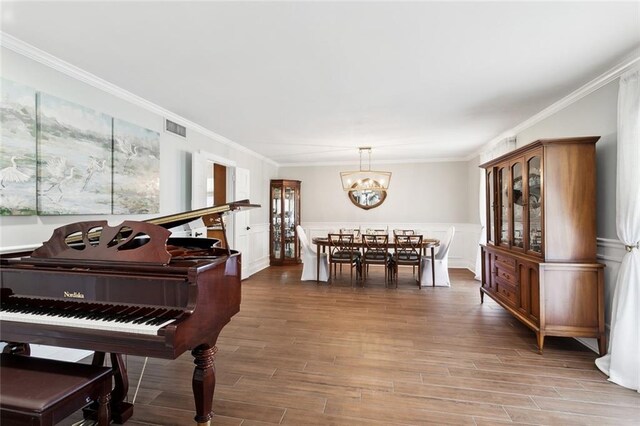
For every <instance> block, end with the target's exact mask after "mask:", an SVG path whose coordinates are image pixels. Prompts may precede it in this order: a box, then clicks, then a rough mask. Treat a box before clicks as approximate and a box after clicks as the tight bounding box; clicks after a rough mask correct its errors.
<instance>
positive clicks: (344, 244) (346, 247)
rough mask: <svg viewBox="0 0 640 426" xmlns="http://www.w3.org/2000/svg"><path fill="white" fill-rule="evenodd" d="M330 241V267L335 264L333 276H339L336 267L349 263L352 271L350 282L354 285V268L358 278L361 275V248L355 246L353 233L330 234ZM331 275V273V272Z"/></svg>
mask: <svg viewBox="0 0 640 426" xmlns="http://www.w3.org/2000/svg"><path fill="white" fill-rule="evenodd" d="M327 240H328V241H329V267H331V266H333V277H334V278H336V277H337V271H336V267H337V265H338V264H339V265H340V272H342V265H349V269H350V272H351V276H350V283H351V284H352V285H353V270H354V269H355V270H356V280H358V278H359V277H360V250H358V248H355V247H353V241H354V236H353V234H328V235H327ZM329 276H331V274H329Z"/></svg>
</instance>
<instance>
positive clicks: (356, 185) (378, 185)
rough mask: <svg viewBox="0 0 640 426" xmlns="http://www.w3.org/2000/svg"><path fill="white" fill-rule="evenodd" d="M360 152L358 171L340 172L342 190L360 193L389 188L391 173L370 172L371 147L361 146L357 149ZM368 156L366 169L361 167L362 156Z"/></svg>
mask: <svg viewBox="0 0 640 426" xmlns="http://www.w3.org/2000/svg"><path fill="white" fill-rule="evenodd" d="M358 151H359V152H360V170H357V171H350V172H340V179H341V180H342V189H344V190H345V191H362V190H367V189H368V190H383V191H386V190H387V189H388V188H389V181H390V180H391V172H381V171H375V170H371V147H370V146H362V147H359V148H358ZM363 153H365V154H368V155H369V160H368V162H367V165H366V168H363V167H362V154H363Z"/></svg>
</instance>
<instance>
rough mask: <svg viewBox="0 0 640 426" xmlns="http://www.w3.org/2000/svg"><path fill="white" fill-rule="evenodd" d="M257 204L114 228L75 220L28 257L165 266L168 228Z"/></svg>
mask: <svg viewBox="0 0 640 426" xmlns="http://www.w3.org/2000/svg"><path fill="white" fill-rule="evenodd" d="M256 207H260V205H259V204H251V203H250V202H249V200H242V201H234V202H231V203H228V204H222V205H218V206H212V207H205V208H203V209H198V210H191V211H187V212H182V213H177V214H173V215H169V216H163V217H159V218H154V219H148V220H145V221H124V222H122V223H121V224H120V225H116V226H113V227H111V226H109V225H108V224H107V221H85V222H76V223H72V224H69V225H65V226H61V227H59V228H56V229H55V230H54V232H53V234H52V236H51V238H50V239H49V240H48V241H46V242H45V243H43V245H42V246H41V247H39V248H37V249H36V250H34V251H33V253H31V258H32V259H67V260H93V261H107V262H142V263H152V264H164V265H166V264H167V263H169V262H170V260H171V257H172V255H171V253H170V252H169V251H168V249H167V240H168V239H169V236H170V235H171V232H170V231H168V228H173V227H176V226H179V225H183V224H185V223H189V222H191V221H194V220H196V219H202V221H203V222H204V223H205V224H206V225H209V224H213V223H215V222H216V221H217V220H218V219H219V218H220V217H221V216H222V215H223V214H225V213H229V212H235V211H239V210H246V209H250V208H256ZM227 251H228V253H230V250H227Z"/></svg>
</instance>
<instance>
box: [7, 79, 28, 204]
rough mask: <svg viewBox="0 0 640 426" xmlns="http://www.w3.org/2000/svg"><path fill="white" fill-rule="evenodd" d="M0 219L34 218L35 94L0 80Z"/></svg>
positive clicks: (12, 83) (16, 84)
mask: <svg viewBox="0 0 640 426" xmlns="http://www.w3.org/2000/svg"><path fill="white" fill-rule="evenodd" d="M0 92H1V96H0V127H1V129H2V131H1V132H0V138H1V139H0V215H2V216H21V215H34V214H36V91H35V90H34V89H32V88H30V87H27V86H23V85H21V84H18V83H15V82H12V81H10V80H7V79H4V78H1V79H0Z"/></svg>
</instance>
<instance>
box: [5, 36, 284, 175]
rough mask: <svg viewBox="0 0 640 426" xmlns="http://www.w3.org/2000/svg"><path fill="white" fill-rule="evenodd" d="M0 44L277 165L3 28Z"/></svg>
mask: <svg viewBox="0 0 640 426" xmlns="http://www.w3.org/2000/svg"><path fill="white" fill-rule="evenodd" d="M0 46H3V47H6V48H7V49H9V50H12V51H14V52H16V53H18V54H20V55H22V56H25V57H27V58H29V59H32V60H34V61H36V62H39V63H41V64H43V65H45V66H47V67H49V68H52V69H54V70H56V71H59V72H61V73H63V74H66V75H68V76H70V77H72V78H75V79H76V80H79V81H82V82H84V83H86V84H88V85H90V86H93V87H95V88H96V89H99V90H102V91H103V92H106V93H109V94H111V95H113V96H116V97H118V98H120V99H123V100H125V101H127V102H129V103H131V104H133V105H137V106H139V107H141V108H144V109H146V110H148V111H151V112H153V113H155V114H158V115H159V116H161V117H162V118H163V123H162V127H163V128H164V126H165V123H164V119H165V118H168V119H170V120H171V121H174V122H176V123H178V124H180V125H182V126H185V127H186V128H187V129H191V130H194V131H196V132H198V133H201V134H202V135H204V136H207V137H209V138H211V139H213V140H214V141H216V142H219V143H221V144H224V145H227V146H230V147H232V148H234V149H237V150H238V151H241V152H245V153H247V154H251V155H253V156H255V157H257V158H259V159H260V160H262V161H265V162H267V163H269V164H272V165H274V166H276V167H279V164H278V163H276V162H275V161H273V160H272V159H270V158H267V157H265V156H263V155H262V154H258V153H257V152H255V151H252V150H250V149H249V148H247V147H244V146H242V145H240V144H238V143H237V142H234V141H232V140H231V139H228V138H225V137H224V136H222V135H219V134H217V133H215V132H213V131H211V130H209V129H206V128H204V127H202V126H201V125H199V124H197V123H194V122H193V121H190V120H187V119H186V118H184V117H181V116H179V115H178V114H175V113H173V112H171V111H169V110H167V109H164V108H162V107H161V106H159V105H156V104H154V103H153V102H150V101H148V100H146V99H144V98H142V97H140V96H138V95H135V94H133V93H131V92H129V91H127V90H124V89H123V88H121V87H118V86H116V85H115V84H113V83H109V82H108V81H106V80H104V79H102V78H100V77H98V76H96V75H94V74H91V73H90V72H88V71H85V70H83V69H81V68H78V67H76V66H75V65H72V64H70V63H68V62H66V61H63V60H62V59H60V58H57V57H55V56H53V55H51V54H49V53H47V52H45V51H43V50H40V49H38V48H37V47H35V46H32V45H30V44H28V43H25V42H24V41H22V40H20V39H17V38H15V37H14V36H12V35H9V34H7V33H5V32H2V31H0Z"/></svg>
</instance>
